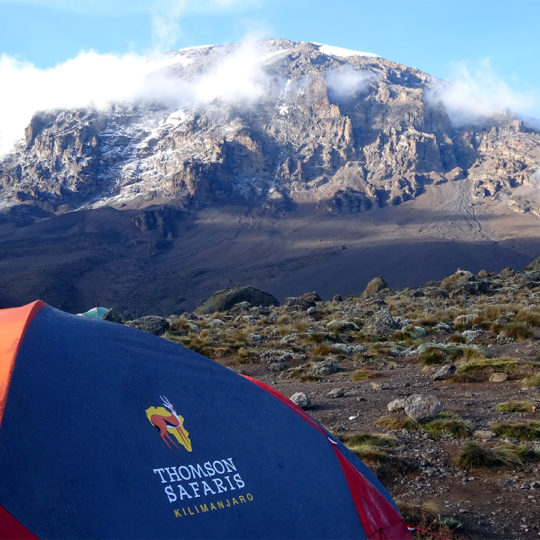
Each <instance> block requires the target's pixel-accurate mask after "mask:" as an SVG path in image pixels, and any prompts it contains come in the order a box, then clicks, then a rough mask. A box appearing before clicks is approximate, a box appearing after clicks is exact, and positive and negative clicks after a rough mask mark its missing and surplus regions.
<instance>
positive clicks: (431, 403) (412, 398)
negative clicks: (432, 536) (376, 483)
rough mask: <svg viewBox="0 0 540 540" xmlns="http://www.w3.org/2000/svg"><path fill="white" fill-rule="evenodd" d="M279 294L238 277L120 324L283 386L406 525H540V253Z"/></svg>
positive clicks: (443, 529) (517, 531) (466, 532)
mask: <svg viewBox="0 0 540 540" xmlns="http://www.w3.org/2000/svg"><path fill="white" fill-rule="evenodd" d="M253 303H257V304H261V303H262V304H266V305H264V306H257V307H255V306H254V305H252V304H253ZM276 304H277V301H276V300H275V299H274V298H273V297H271V295H264V294H263V293H261V292H260V291H256V290H254V289H246V288H242V289H235V290H229V291H221V292H220V293H219V294H216V295H214V296H213V297H212V298H211V299H209V301H208V302H206V303H205V304H203V305H202V306H200V307H199V308H198V309H197V310H196V312H195V313H184V314H182V315H179V316H171V317H168V318H167V319H165V318H161V317H154V316H150V317H143V318H141V319H138V320H136V321H130V322H128V323H127V324H130V325H132V326H137V327H140V328H143V329H146V330H147V331H152V332H154V333H156V334H160V335H163V336H164V337H165V338H168V339H170V340H173V341H175V342H178V343H181V344H183V345H185V346H187V347H189V348H191V349H194V350H196V351H198V352H201V353H202V354H205V355H207V356H209V357H211V358H213V359H214V360H215V361H217V362H220V363H222V364H224V365H226V366H228V367H230V368H231V369H234V370H236V371H238V372H241V373H245V374H247V375H250V376H253V377H256V378H258V379H260V380H262V381H264V382H266V383H267V384H270V385H272V386H274V387H275V388H277V389H278V390H279V391H281V392H282V393H284V394H285V395H286V396H289V397H291V398H292V399H293V401H296V402H297V404H299V405H300V406H302V407H303V408H305V409H306V410H307V411H308V412H309V414H311V415H312V416H313V417H314V418H315V419H316V420H318V421H319V422H320V423H321V424H323V425H324V426H325V427H326V428H327V429H328V430H330V431H331V432H332V433H334V434H335V436H337V437H340V438H341V439H342V440H343V441H344V442H345V443H346V444H347V445H348V446H349V447H350V448H351V449H352V450H353V451H354V452H355V453H357V454H358V455H359V456H360V457H361V458H362V459H363V460H364V461H365V462H366V463H367V464H369V465H370V466H371V467H372V468H373V469H374V470H375V471H376V472H377V474H378V475H379V477H380V478H381V479H382V480H383V482H384V483H385V484H386V485H387V487H388V488H389V490H390V491H391V493H392V494H393V495H394V497H395V498H396V499H397V500H398V501H399V505H400V508H401V509H402V512H403V514H404V516H405V519H406V520H407V521H408V522H410V523H412V524H413V525H416V526H419V527H421V528H423V529H426V530H429V531H430V532H433V533H437V534H441V535H443V536H444V537H446V538H537V537H539V536H540V519H539V518H540V512H539V511H538V508H539V501H540V475H539V471H540V467H539V464H540V418H539V414H540V413H539V412H538V410H537V406H538V402H539V401H540V259H537V260H536V261H534V262H533V263H531V264H530V265H528V266H527V267H526V268H525V270H523V271H519V272H515V271H513V270H511V269H505V270H503V271H501V272H500V273H499V274H489V273H488V272H479V273H478V274H476V275H473V274H472V273H470V272H467V271H457V272H456V273H455V274H453V275H452V276H449V277H448V278H446V279H444V280H442V281H441V282H430V283H427V284H425V285H424V286H422V287H417V288H406V289H403V290H399V291H392V290H390V289H388V288H387V287H386V284H385V282H384V280H382V279H380V278H377V279H375V280H373V282H371V283H370V285H369V286H368V288H367V289H366V291H365V292H364V293H363V294H362V295H361V296H359V297H347V298H340V297H335V298H334V299H333V300H332V301H328V302H322V301H321V300H320V298H319V296H318V295H317V294H316V293H306V294H304V295H302V296H300V297H294V298H288V299H287V300H286V301H285V302H283V305H281V306H278V305H276ZM417 534H418V535H419V536H422V535H421V534H419V533H417ZM426 538H428V536H426Z"/></svg>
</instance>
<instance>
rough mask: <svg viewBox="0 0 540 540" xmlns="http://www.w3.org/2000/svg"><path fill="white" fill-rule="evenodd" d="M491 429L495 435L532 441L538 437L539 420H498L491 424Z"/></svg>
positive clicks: (539, 430)
mask: <svg viewBox="0 0 540 540" xmlns="http://www.w3.org/2000/svg"><path fill="white" fill-rule="evenodd" d="M491 429H492V430H493V431H494V432H495V434H496V435H499V436H501V437H508V438H509V439H518V440H520V441H534V440H535V439H540V420H527V421H526V422H499V423H497V424H492V425H491Z"/></svg>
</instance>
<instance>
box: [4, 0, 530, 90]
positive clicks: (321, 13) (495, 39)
mask: <svg viewBox="0 0 540 540" xmlns="http://www.w3.org/2000/svg"><path fill="white" fill-rule="evenodd" d="M156 17H162V19H164V20H166V21H168V22H169V23H173V22H174V21H176V23H177V25H176V28H174V27H173V28H172V31H171V36H170V37H171V39H169V41H168V42H167V41H165V42H164V43H159V39H158V36H156V32H153V30H152V28H153V20H155V18H156ZM171 26H174V25H172V24H171ZM539 29H540V2H539V1H538V0H513V1H512V2H509V1H508V0H505V1H501V0H467V1H465V0H448V1H447V0H370V1H364V0H331V1H330V0H324V1H322V0H116V1H115V0H87V1H85V0H0V53H7V54H9V55H16V56H18V57H19V58H22V59H26V60H28V61H30V62H32V63H34V64H35V65H37V66H40V67H48V66H52V65H54V64H55V63H58V62H62V61H65V60H67V59H69V58H73V57H74V56H76V55H77V53H78V52H80V51H81V50H87V49H93V50H95V51H98V52H102V53H106V52H107V53H109V52H113V53H124V52H127V51H132V52H137V53H145V52H147V51H149V50H152V49H153V48H154V47H156V46H159V45H162V46H165V47H168V46H170V47H177V48H180V47H187V46H191V45H201V44H210V43H215V44H219V43H225V42H230V41H238V40H240V39H242V37H243V36H245V35H246V33H248V32H251V31H254V30H255V31H257V32H260V33H261V34H264V35H266V36H269V37H284V38H287V39H292V40H298V41H301V40H306V41H318V42H323V43H328V44H331V45H338V46H341V47H347V48H351V49H359V50H366V51H372V52H375V53H377V54H379V55H380V56H383V57H385V58H388V59H391V60H395V61H397V62H400V63H404V64H407V65H413V66H416V67H419V68H420V69H422V70H424V71H427V72H429V73H431V74H433V75H436V76H439V77H442V78H444V77H448V76H449V75H450V74H451V70H452V66H453V63H454V62H460V61H467V62H470V63H471V65H475V63H477V62H479V61H481V60H483V59H486V58H487V59H489V60H490V63H491V66H492V67H493V69H494V70H495V72H496V73H497V74H499V75H500V76H501V77H503V78H504V79H505V80H507V81H508V82H509V84H512V85H513V86H515V87H516V88H520V89H524V90H527V89H529V90H533V91H536V92H538V91H539V90H540V69H539V65H540V63H539V62H538V57H539V55H540V31H539Z"/></svg>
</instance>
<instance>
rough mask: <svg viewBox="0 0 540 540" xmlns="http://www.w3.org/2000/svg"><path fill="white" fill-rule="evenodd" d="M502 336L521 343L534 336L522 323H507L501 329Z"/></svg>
mask: <svg viewBox="0 0 540 540" xmlns="http://www.w3.org/2000/svg"><path fill="white" fill-rule="evenodd" d="M501 332H502V334H503V336H505V337H507V338H510V339H513V340H514V341H523V340H525V339H529V338H531V337H533V336H534V332H533V331H532V329H531V328H529V326H528V325H527V324H526V323H524V322H509V323H507V324H505V325H504V326H503V327H502V328H501Z"/></svg>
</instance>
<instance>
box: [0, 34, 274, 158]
mask: <svg viewBox="0 0 540 540" xmlns="http://www.w3.org/2000/svg"><path fill="white" fill-rule="evenodd" d="M198 52H200V49H198V48H196V47H195V48H191V49H186V50H184V51H180V52H179V53H178V55H170V54H168V55H164V54H156V55H153V56H148V57H146V56H139V55H135V54H128V55H124V56H116V55H112V54H97V53H95V52H93V51H89V52H83V53H80V54H79V55H78V56H77V57H76V58H74V59H72V60H69V61H67V62H64V63H62V64H59V65H57V66H55V67H53V68H49V69H38V68H36V67H35V66H34V65H32V64H30V63H27V62H21V61H18V60H16V59H14V58H13V57H10V56H8V55H5V54H4V55H1V56H0V80H1V81H2V82H3V84H2V85H0V155H2V154H5V153H6V152H9V151H10V150H11V149H12V147H13V144H14V143H15V142H16V141H17V140H20V139H22V138H23V136H24V129H25V127H26V126H27V125H28V123H29V122H30V120H31V118H32V115H33V114H34V113H36V112H37V111H41V110H53V109H58V108H62V109H73V108H80V107H94V108H97V109H103V108H106V107H108V106H109V105H110V104H112V103H117V102H122V103H140V102H142V103H144V102H152V103H159V104H162V105H165V106H168V107H170V108H175V109H178V108H182V107H188V106H196V105H198V104H209V103H211V102H213V101H215V100H222V101H226V102H229V103H235V104H238V105H239V106H242V107H249V106H251V105H252V104H254V103H256V102H257V101H260V100H262V99H265V98H266V97H267V96H269V94H271V92H270V88H271V87H272V81H271V80H269V78H268V76H267V75H266V74H265V72H264V71H263V65H264V63H263V62H262V61H261V59H262V58H264V56H265V55H266V54H267V51H265V50H262V49H260V48H259V46H258V44H257V41H256V39H255V38H254V37H251V38H248V39H246V40H244V41H243V42H241V43H240V44H239V45H238V46H237V47H235V48H233V50H232V51H230V52H229V53H227V54H225V53H223V54H221V55H219V56H217V58H216V59H215V61H214V62H213V63H212V64H211V65H210V66H209V67H208V68H207V69H206V71H204V72H203V73H201V74H199V75H198V76H197V77H195V78H193V79H190V80H189V82H188V81H187V80H185V79H183V78H181V77H180V76H179V75H178V74H175V73H174V70H171V69H169V68H170V66H172V65H178V66H182V65H184V66H186V65H189V63H190V55H192V54H197V53H198Z"/></svg>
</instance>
